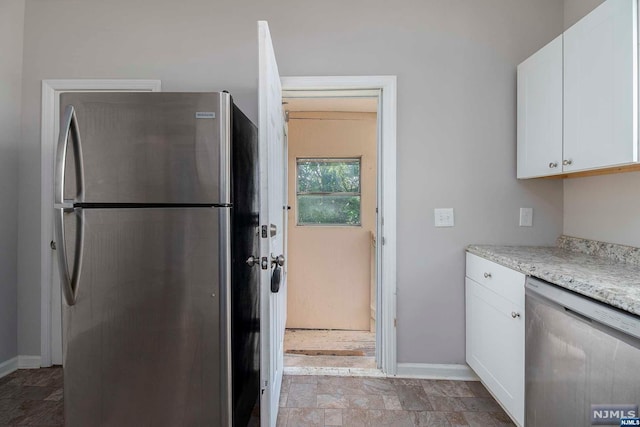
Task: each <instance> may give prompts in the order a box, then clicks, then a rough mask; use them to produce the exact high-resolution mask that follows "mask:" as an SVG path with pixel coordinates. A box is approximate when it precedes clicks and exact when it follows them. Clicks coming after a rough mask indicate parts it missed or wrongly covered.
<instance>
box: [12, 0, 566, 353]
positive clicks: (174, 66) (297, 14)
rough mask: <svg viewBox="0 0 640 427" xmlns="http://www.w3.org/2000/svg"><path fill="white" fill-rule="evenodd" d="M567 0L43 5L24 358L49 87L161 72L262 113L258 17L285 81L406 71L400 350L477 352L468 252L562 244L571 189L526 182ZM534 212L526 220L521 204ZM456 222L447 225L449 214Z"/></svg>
mask: <svg viewBox="0 0 640 427" xmlns="http://www.w3.org/2000/svg"><path fill="white" fill-rule="evenodd" d="M563 7H564V4H563V2H562V0H536V1H513V0H474V1H468V0H399V1H395V2H390V1H383V0H352V1H349V2H344V1H339V0H327V1H324V2H300V1H294V0H273V1H269V2H263V1H258V0H247V1H231V0H224V1H223V0H218V1H215V2H214V1H210V0H184V1H180V2H177V1H175V0H110V1H109V2H104V1H97V0H84V1H79V0H75V1H73V0H58V1H37V0H27V9H26V22H25V25H26V31H25V52H24V71H25V72H24V81H23V102H24V104H23V133H24V144H23V145H22V151H21V153H22V161H21V173H20V179H21V181H20V236H21V240H20V242H21V244H20V252H19V257H20V262H19V280H20V287H21V298H20V306H19V313H20V324H21V327H20V331H21V332H20V342H19V346H20V352H21V354H38V353H39V349H40V343H39V337H40V330H39V313H40V288H39V275H40V271H39V267H38V266H39V263H38V256H39V244H40V240H39V233H40V225H39V221H40V215H39V212H40V206H39V201H40V196H39V195H40V176H39V172H38V171H39V169H40V166H39V162H40V157H39V155H40V147H39V141H40V134H39V119H40V117H39V115H40V80H41V79H45V78H157V79H162V86H163V90H167V91H178V90H203V91H206V90H220V89H228V90H229V91H230V92H231V93H232V94H233V95H235V96H236V98H237V100H238V101H239V105H240V107H241V108H243V109H245V110H246V112H247V113H248V115H249V117H251V118H252V119H255V118H256V116H257V106H256V101H257V94H256V87H257V71H256V70H257V41H256V39H257V35H256V20H258V19H266V20H268V21H269V23H270V26H271V33H272V35H273V38H274V43H275V49H276V55H277V57H278V61H279V66H280V71H281V74H282V75H376V74H394V75H397V76H398V277H397V279H398V297H397V299H398V359H399V361H400V362H424V363H462V362H463V361H464V281H463V278H464V248H465V246H466V245H467V244H470V243H505V244H524V243H527V244H553V243H554V240H555V239H556V237H557V236H558V235H559V234H560V233H561V231H562V185H563V184H562V182H561V181H553V180H551V181H549V180H544V181H528V182H518V181H517V180H516V179H515V176H516V170H515V169H516V161H515V159H516V155H515V147H516V140H515V137H516V131H515V122H516V119H515V117H516V90H515V89H516V80H515V79H516V68H515V67H516V65H517V64H518V63H519V62H521V61H522V60H524V59H525V58H526V57H528V56H529V55H531V54H532V53H533V52H535V51H536V50H537V49H539V48H540V47H541V46H543V45H544V44H546V43H547V42H549V41H550V40H552V39H553V38H554V37H555V36H557V35H558V34H559V33H560V32H561V31H562V27H563ZM521 206H528V207H533V208H534V227H533V228H519V227H518V226H517V222H518V208H519V207H521ZM435 207H453V208H455V210H456V211H455V212H456V227H455V228H451V229H435V228H434V227H433V214H432V212H433V208H435Z"/></svg>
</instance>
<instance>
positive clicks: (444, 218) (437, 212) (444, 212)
mask: <svg viewBox="0 0 640 427" xmlns="http://www.w3.org/2000/svg"><path fill="white" fill-rule="evenodd" d="M433 216H434V218H435V226H436V227H453V208H436V209H434V210H433Z"/></svg>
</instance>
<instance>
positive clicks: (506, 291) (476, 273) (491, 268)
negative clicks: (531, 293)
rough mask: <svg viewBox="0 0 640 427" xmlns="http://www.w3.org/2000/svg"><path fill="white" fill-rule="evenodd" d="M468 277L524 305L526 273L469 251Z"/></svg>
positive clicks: (519, 304)
mask: <svg viewBox="0 0 640 427" xmlns="http://www.w3.org/2000/svg"><path fill="white" fill-rule="evenodd" d="M467 277H468V278H470V279H472V280H475V281H476V282H478V283H480V284H481V285H484V286H486V287H487V288H489V289H491V290H492V291H494V292H495V293H497V294H499V295H501V296H503V297H504V298H506V299H508V300H509V301H511V302H512V303H514V304H516V305H518V306H520V307H524V281H525V275H524V274H522V273H520V272H518V271H515V270H512V269H510V268H507V267H503V266H501V265H498V264H496V263H495V262H492V261H489V260H486V259H484V258H481V257H479V256H477V255H474V254H470V253H467Z"/></svg>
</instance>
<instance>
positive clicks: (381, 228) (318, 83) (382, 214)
mask: <svg viewBox="0 0 640 427" xmlns="http://www.w3.org/2000/svg"><path fill="white" fill-rule="evenodd" d="M280 81H281V85H282V91H283V93H286V94H287V95H286V96H287V97H289V96H290V95H292V94H296V93H297V94H299V95H303V96H304V97H314V96H317V97H322V96H323V93H324V94H325V96H326V94H327V92H329V91H362V90H378V91H379V93H380V95H379V104H378V141H377V142H378V196H377V198H378V200H377V201H378V204H377V205H378V218H377V231H378V232H377V236H378V242H379V243H378V245H377V256H376V260H377V274H376V276H377V280H376V282H377V298H376V305H377V308H376V311H377V314H376V317H377V319H379V321H376V362H377V366H378V367H379V368H381V369H382V371H383V373H384V374H386V375H395V374H396V370H397V345H396V192H397V190H396V117H397V116H396V111H397V102H396V93H397V89H396V76H296V77H281V79H280Z"/></svg>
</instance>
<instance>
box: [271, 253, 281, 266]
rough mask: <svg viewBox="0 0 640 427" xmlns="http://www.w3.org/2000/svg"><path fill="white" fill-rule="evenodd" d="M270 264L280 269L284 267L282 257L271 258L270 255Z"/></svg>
mask: <svg viewBox="0 0 640 427" xmlns="http://www.w3.org/2000/svg"><path fill="white" fill-rule="evenodd" d="M271 264H272V265H273V264H276V265H278V266H280V267H282V266H283V265H284V255H278V256H273V255H271Z"/></svg>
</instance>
